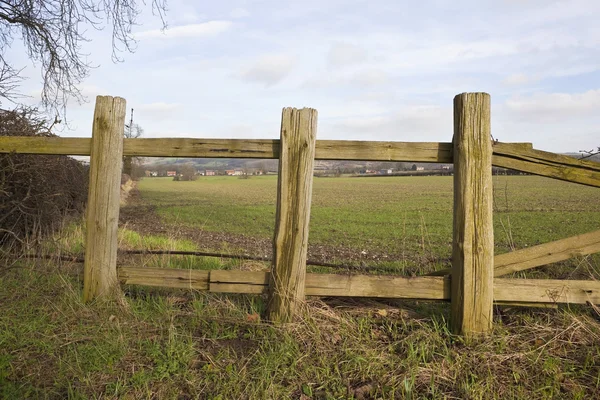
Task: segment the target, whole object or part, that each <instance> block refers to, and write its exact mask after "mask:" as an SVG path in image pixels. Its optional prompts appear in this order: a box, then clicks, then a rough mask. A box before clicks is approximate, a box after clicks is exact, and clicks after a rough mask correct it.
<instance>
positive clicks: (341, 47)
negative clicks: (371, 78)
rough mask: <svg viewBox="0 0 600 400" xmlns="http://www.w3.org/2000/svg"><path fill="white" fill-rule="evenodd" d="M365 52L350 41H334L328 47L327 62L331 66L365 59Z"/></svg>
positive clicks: (339, 65) (355, 62)
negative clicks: (329, 47)
mask: <svg viewBox="0 0 600 400" xmlns="http://www.w3.org/2000/svg"><path fill="white" fill-rule="evenodd" d="M366 58H367V52H366V51H365V50H364V49H363V48H362V47H360V46H356V45H354V44H350V43H334V44H333V45H332V46H331V49H329V54H328V55H327V62H328V63H329V65H330V66H332V67H344V66H347V65H353V64H359V63H362V62H364V61H366Z"/></svg>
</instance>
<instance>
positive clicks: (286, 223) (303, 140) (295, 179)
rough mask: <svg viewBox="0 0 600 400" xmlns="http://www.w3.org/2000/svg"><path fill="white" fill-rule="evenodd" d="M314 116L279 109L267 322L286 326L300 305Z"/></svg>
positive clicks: (308, 111)
mask: <svg viewBox="0 0 600 400" xmlns="http://www.w3.org/2000/svg"><path fill="white" fill-rule="evenodd" d="M316 135H317V110H314V109H311V108H303V109H301V110H297V109H295V108H284V109H283V112H282V116H281V142H280V143H281V149H280V155H279V181H278V184H277V213H276V217H275V236H274V240H273V265H272V272H271V280H270V283H269V305H268V308H267V314H268V318H269V319H270V320H271V321H273V322H280V323H285V322H290V321H291V320H292V318H293V317H294V312H295V310H296V308H297V306H298V304H299V303H300V302H302V301H303V300H304V285H305V277H306V252H307V249H308V223H309V220H310V205H311V197H312V182H313V168H314V159H315V144H316Z"/></svg>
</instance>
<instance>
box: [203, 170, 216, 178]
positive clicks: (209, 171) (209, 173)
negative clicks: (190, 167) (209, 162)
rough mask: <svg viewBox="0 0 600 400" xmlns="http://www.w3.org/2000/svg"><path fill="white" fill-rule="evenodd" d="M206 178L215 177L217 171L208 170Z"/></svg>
mask: <svg viewBox="0 0 600 400" xmlns="http://www.w3.org/2000/svg"><path fill="white" fill-rule="evenodd" d="M205 174H206V176H215V171H212V170H210V169H207V170H206V172H205Z"/></svg>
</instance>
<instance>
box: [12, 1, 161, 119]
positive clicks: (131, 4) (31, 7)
mask: <svg viewBox="0 0 600 400" xmlns="http://www.w3.org/2000/svg"><path fill="white" fill-rule="evenodd" d="M143 1H144V0H142V5H143V4H145V3H143ZM152 12H153V14H154V15H157V16H159V17H160V19H161V21H162V22H163V27H166V24H165V20H164V16H165V12H166V0H152ZM139 13H140V4H139V3H138V2H136V0H0V104H1V102H2V101H3V100H10V101H11V102H13V103H14V102H15V101H18V98H19V96H21V95H22V94H21V93H19V83H20V79H21V75H20V73H21V70H20V69H19V67H18V66H15V65H12V64H11V62H10V61H8V60H7V59H6V58H5V55H6V50H7V49H8V48H9V47H10V45H11V44H12V43H13V42H14V41H15V40H20V41H21V42H22V43H23V45H24V47H25V49H26V51H27V55H28V57H29V59H31V60H32V61H33V62H34V63H35V64H37V65H39V66H40V67H41V73H42V82H43V87H42V106H43V107H44V108H45V109H46V110H47V111H51V112H55V113H56V114H57V115H59V114H60V115H63V114H64V111H65V107H66V104H67V100H68V99H70V98H74V99H76V100H77V101H79V102H81V101H83V100H84V98H83V96H82V94H81V91H80V89H79V88H78V85H79V84H80V83H81V82H82V80H83V79H84V78H85V77H87V75H88V72H89V69H90V68H91V67H92V65H90V63H89V62H88V61H87V60H86V56H87V55H86V54H84V53H82V50H81V46H82V44H83V43H84V42H87V41H89V40H88V38H87V37H86V35H85V29H86V28H89V27H92V28H94V29H96V30H104V29H107V28H108V29H111V30H112V49H113V50H112V59H113V61H115V62H117V61H121V58H119V54H120V53H121V52H123V51H126V52H132V51H134V50H135V46H136V42H135V39H134V38H133V36H132V32H131V28H132V27H133V26H134V25H135V24H136V22H137V17H138V16H139Z"/></svg>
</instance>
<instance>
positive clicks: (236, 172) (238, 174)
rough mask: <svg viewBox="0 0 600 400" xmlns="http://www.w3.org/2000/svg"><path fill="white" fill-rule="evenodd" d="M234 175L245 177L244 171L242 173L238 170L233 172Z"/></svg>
mask: <svg viewBox="0 0 600 400" xmlns="http://www.w3.org/2000/svg"><path fill="white" fill-rule="evenodd" d="M233 175H235V176H240V175H244V171H242V170H241V169H236V170H235V171H233Z"/></svg>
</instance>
